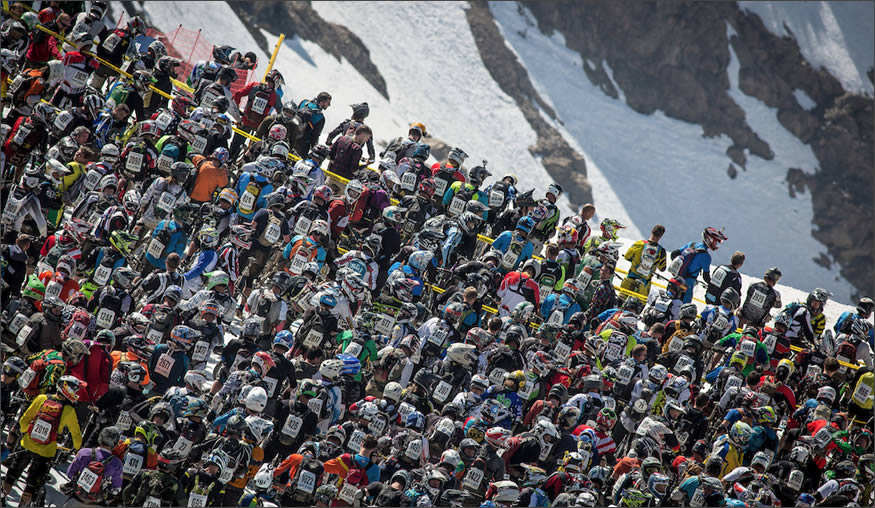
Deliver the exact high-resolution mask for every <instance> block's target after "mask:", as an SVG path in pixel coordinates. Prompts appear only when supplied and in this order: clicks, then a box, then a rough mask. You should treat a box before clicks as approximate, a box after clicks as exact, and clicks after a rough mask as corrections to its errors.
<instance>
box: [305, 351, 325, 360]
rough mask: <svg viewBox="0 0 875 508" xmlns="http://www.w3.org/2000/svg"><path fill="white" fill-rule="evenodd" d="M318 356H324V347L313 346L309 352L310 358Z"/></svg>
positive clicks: (308, 357)
mask: <svg viewBox="0 0 875 508" xmlns="http://www.w3.org/2000/svg"><path fill="white" fill-rule="evenodd" d="M317 358H322V348H313V349H311V350H310V351H308V352H307V359H308V360H315V359H317Z"/></svg>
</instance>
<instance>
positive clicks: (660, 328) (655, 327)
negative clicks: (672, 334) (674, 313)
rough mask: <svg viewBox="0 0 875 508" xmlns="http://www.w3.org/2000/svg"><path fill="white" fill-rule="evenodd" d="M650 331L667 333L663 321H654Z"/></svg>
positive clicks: (652, 332)
mask: <svg viewBox="0 0 875 508" xmlns="http://www.w3.org/2000/svg"><path fill="white" fill-rule="evenodd" d="M650 333H651V334H654V333H661V334H663V335H665V324H663V323H653V326H651V327H650Z"/></svg>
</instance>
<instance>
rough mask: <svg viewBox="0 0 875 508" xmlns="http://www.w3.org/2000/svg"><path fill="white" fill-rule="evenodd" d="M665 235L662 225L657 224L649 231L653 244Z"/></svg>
mask: <svg viewBox="0 0 875 508" xmlns="http://www.w3.org/2000/svg"><path fill="white" fill-rule="evenodd" d="M664 234H665V226H663V225H662V224H657V225H655V226H653V229H651V230H650V239H651V240H652V241H654V242H658V241H659V239H660V238H662V235H664Z"/></svg>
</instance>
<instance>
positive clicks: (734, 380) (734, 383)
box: [723, 376, 742, 390]
mask: <svg viewBox="0 0 875 508" xmlns="http://www.w3.org/2000/svg"><path fill="white" fill-rule="evenodd" d="M741 384H742V381H741V378H740V377H738V376H729V377H728V378H727V379H726V386H724V387H723V388H724V389H725V390H730V389H732V388H741Z"/></svg>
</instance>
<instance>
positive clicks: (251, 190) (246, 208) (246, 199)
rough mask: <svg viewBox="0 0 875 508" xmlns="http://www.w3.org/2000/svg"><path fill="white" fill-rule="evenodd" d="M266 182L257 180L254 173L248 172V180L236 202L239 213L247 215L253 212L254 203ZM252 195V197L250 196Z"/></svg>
mask: <svg viewBox="0 0 875 508" xmlns="http://www.w3.org/2000/svg"><path fill="white" fill-rule="evenodd" d="M267 184H268V182H259V181H258V180H256V178H255V173H249V181H248V182H247V183H246V188H245V189H243V192H241V193H240V201H238V203H237V209H238V210H239V211H240V213H241V214H244V215H249V214H250V213H253V212H255V207H256V203H257V202H258V198H259V196H261V190H262V189H263V188H264V187H266V186H267ZM250 196H252V197H250Z"/></svg>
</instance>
